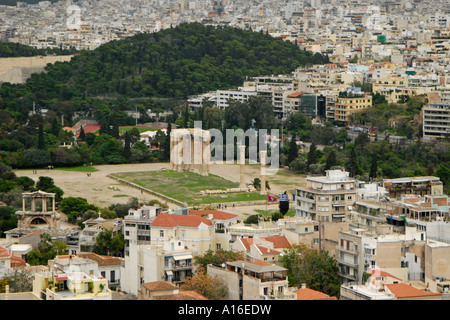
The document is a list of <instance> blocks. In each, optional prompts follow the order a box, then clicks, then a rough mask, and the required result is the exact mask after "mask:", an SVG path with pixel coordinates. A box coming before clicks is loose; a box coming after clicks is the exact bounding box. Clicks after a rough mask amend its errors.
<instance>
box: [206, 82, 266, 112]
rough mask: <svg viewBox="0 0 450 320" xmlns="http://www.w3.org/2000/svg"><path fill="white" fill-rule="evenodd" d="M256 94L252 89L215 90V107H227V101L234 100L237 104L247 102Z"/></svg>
mask: <svg viewBox="0 0 450 320" xmlns="http://www.w3.org/2000/svg"><path fill="white" fill-rule="evenodd" d="M256 95H257V93H256V91H254V88H251V87H250V88H244V87H242V88H239V89H238V90H217V92H216V99H215V102H216V106H217V107H218V108H220V109H225V108H227V107H228V101H229V100H230V99H231V100H235V101H239V102H245V101H248V99H249V98H250V97H251V96H256Z"/></svg>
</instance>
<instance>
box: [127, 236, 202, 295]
mask: <svg viewBox="0 0 450 320" xmlns="http://www.w3.org/2000/svg"><path fill="white" fill-rule="evenodd" d="M193 268H194V266H193V252H192V251H191V250H189V249H186V245H185V243H184V242H183V241H181V240H176V239H172V240H168V241H160V242H156V243H153V242H152V244H149V245H137V244H135V243H132V244H131V245H130V247H129V255H128V257H127V258H126V259H125V264H124V266H123V267H122V270H121V274H122V285H121V289H122V291H125V292H127V293H131V294H133V295H136V296H137V295H138V292H139V288H140V286H141V284H142V283H147V282H154V281H169V282H173V283H176V284H182V283H183V282H184V281H185V280H186V278H187V277H189V276H191V275H192V274H193Z"/></svg>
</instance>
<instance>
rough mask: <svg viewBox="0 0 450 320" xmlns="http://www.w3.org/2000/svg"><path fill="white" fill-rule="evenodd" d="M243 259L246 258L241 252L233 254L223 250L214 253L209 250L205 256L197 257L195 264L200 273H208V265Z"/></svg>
mask: <svg viewBox="0 0 450 320" xmlns="http://www.w3.org/2000/svg"><path fill="white" fill-rule="evenodd" d="M243 259H244V256H243V254H242V253H241V252H233V251H227V250H223V249H220V250H216V251H212V250H211V249H209V250H208V251H206V252H205V254H204V255H203V256H201V255H198V256H195V257H194V263H195V264H196V265H197V268H198V271H199V272H206V266H207V265H208V264H212V263H213V264H222V263H225V262H227V261H237V260H243Z"/></svg>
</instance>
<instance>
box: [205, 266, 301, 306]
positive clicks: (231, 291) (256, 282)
mask: <svg viewBox="0 0 450 320" xmlns="http://www.w3.org/2000/svg"><path fill="white" fill-rule="evenodd" d="M207 271H208V274H210V275H211V276H215V275H217V276H218V277H219V278H221V279H223V280H224V282H225V283H226V285H227V287H228V296H227V299H228V300H295V299H296V294H295V293H294V290H292V288H290V287H289V282H288V278H287V275H286V274H287V269H286V268H283V267H280V266H278V265H276V264H270V263H264V262H263V263H257V262H254V263H253V262H248V261H232V262H227V263H225V264H224V265H221V266H219V265H213V264H209V265H208V267H207Z"/></svg>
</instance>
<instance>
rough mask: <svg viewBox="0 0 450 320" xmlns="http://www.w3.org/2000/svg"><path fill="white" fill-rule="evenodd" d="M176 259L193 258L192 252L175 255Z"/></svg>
mask: <svg viewBox="0 0 450 320" xmlns="http://www.w3.org/2000/svg"><path fill="white" fill-rule="evenodd" d="M173 259H174V260H177V261H178V260H187V259H192V254H182V255H179V256H173Z"/></svg>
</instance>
